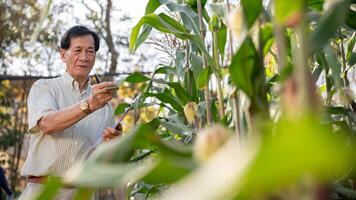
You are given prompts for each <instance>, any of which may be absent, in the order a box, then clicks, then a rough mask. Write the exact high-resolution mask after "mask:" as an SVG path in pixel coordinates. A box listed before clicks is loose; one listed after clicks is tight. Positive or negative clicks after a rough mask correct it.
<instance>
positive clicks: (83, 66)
mask: <svg viewBox="0 0 356 200" xmlns="http://www.w3.org/2000/svg"><path fill="white" fill-rule="evenodd" d="M77 67H82V68H87V67H88V66H86V65H77Z"/></svg>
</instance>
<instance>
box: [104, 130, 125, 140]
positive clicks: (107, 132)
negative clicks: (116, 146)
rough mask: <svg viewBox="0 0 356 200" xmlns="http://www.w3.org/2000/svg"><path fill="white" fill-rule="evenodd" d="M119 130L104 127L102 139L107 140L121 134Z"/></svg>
mask: <svg viewBox="0 0 356 200" xmlns="http://www.w3.org/2000/svg"><path fill="white" fill-rule="evenodd" d="M121 133H122V131H121V130H116V129H114V128H112V127H106V128H105V129H104V132H103V135H102V137H103V141H108V140H111V139H113V138H116V137H118V136H119V135H121Z"/></svg>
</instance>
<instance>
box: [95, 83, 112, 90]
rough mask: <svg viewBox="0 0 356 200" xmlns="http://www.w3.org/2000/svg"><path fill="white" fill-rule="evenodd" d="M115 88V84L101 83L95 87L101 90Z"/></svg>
mask: <svg viewBox="0 0 356 200" xmlns="http://www.w3.org/2000/svg"><path fill="white" fill-rule="evenodd" d="M113 86H115V83H114V82H101V83H99V84H96V85H95V87H97V88H99V89H102V88H106V87H113Z"/></svg>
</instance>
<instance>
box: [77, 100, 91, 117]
mask: <svg viewBox="0 0 356 200" xmlns="http://www.w3.org/2000/svg"><path fill="white" fill-rule="evenodd" d="M79 107H80V110H82V111H83V112H84V113H86V114H89V113H90V110H89V103H88V101H87V100H82V101H80V102H79Z"/></svg>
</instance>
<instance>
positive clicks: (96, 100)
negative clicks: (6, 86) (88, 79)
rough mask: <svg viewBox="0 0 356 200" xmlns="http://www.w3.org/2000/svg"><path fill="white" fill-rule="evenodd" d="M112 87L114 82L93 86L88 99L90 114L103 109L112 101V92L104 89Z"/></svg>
mask: <svg viewBox="0 0 356 200" xmlns="http://www.w3.org/2000/svg"><path fill="white" fill-rule="evenodd" d="M113 86H115V83H114V82H102V83H99V84H96V85H93V93H92V94H91V96H90V97H89V99H88V104H89V110H90V112H94V111H96V110H98V109H100V108H102V107H104V106H105V105H106V104H107V103H108V102H109V101H110V100H111V99H112V91H110V90H108V89H106V87H113Z"/></svg>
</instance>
